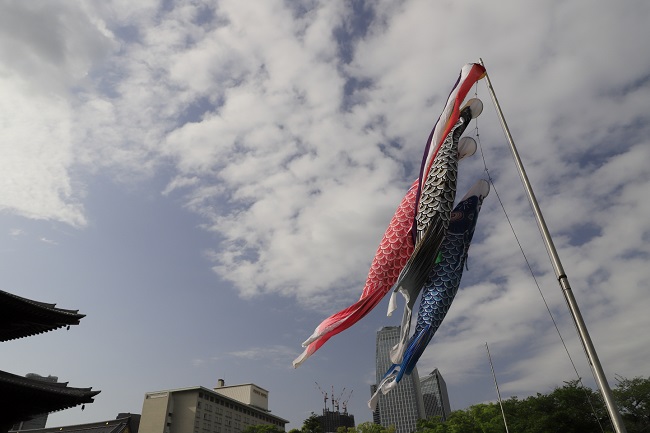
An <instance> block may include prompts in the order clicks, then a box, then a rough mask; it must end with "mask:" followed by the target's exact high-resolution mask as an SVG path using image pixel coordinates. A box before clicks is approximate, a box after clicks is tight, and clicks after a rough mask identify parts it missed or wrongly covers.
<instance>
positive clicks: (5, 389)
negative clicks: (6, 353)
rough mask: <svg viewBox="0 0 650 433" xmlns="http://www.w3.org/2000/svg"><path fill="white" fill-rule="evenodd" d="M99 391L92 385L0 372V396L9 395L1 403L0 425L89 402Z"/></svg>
mask: <svg viewBox="0 0 650 433" xmlns="http://www.w3.org/2000/svg"><path fill="white" fill-rule="evenodd" d="M99 393H100V391H93V390H92V388H72V387H69V386H68V383H67V382H48V381H44V380H39V379H31V378H27V377H23V376H18V375H15V374H11V373H7V372H5V371H0V395H1V396H11V397H10V398H7V399H6V400H5V402H4V403H3V405H2V413H1V414H0V425H3V424H4V425H11V423H13V422H18V421H22V420H26V419H29V418H31V417H33V416H35V415H39V414H43V413H48V412H56V411H59V410H63V409H68V408H71V407H75V406H78V405H80V404H84V403H92V402H93V401H94V400H93V397H95V396H96V395H97V394H99ZM10 422H11V423H10Z"/></svg>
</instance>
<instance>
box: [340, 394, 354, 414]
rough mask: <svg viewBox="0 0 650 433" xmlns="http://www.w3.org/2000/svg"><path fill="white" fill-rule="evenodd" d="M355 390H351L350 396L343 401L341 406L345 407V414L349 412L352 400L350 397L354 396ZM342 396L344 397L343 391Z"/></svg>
mask: <svg viewBox="0 0 650 433" xmlns="http://www.w3.org/2000/svg"><path fill="white" fill-rule="evenodd" d="M353 392H354V390H353V389H352V390H350V395H348V398H346V399H345V400H343V402H342V403H341V406H342V407H343V414H344V415H347V414H348V401H350V398H351V397H352V393H353ZM341 398H343V393H341Z"/></svg>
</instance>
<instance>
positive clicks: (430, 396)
mask: <svg viewBox="0 0 650 433" xmlns="http://www.w3.org/2000/svg"><path fill="white" fill-rule="evenodd" d="M420 389H421V390H422V399H423V401H424V413H425V414H426V417H427V418H431V417H433V416H437V417H440V418H441V419H442V421H446V420H447V417H448V416H449V414H450V413H451V407H450V406H449V395H448V394H447V384H446V383H445V380H444V379H443V378H442V375H441V374H440V371H438V369H437V368H436V369H435V370H433V371H432V372H431V374H429V375H428V376H426V377H425V378H423V379H422V380H421V381H420Z"/></svg>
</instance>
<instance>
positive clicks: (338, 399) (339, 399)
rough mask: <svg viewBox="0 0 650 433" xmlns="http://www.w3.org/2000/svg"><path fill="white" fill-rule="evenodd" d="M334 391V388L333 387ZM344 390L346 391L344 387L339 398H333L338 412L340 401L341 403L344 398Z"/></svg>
mask: <svg viewBox="0 0 650 433" xmlns="http://www.w3.org/2000/svg"><path fill="white" fill-rule="evenodd" d="M332 392H334V390H333V389H332ZM344 392H345V388H343V391H341V395H339V398H337V399H336V400H334V399H333V398H332V402H333V405H334V407H336V411H337V412H338V411H339V403H341V399H342V398H343V393H344ZM333 396H334V395H333V394H332V397H333Z"/></svg>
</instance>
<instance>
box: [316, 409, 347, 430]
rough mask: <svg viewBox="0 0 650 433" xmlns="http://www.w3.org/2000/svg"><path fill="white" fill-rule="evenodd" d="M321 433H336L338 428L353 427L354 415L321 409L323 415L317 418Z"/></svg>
mask: <svg viewBox="0 0 650 433" xmlns="http://www.w3.org/2000/svg"><path fill="white" fill-rule="evenodd" d="M318 420H319V421H320V425H321V428H322V429H323V433H336V431H337V430H338V428H339V427H354V415H350V414H349V413H347V411H346V412H343V413H341V412H339V411H338V410H337V411H332V410H327V409H323V415H321V416H319V417H318Z"/></svg>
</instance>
